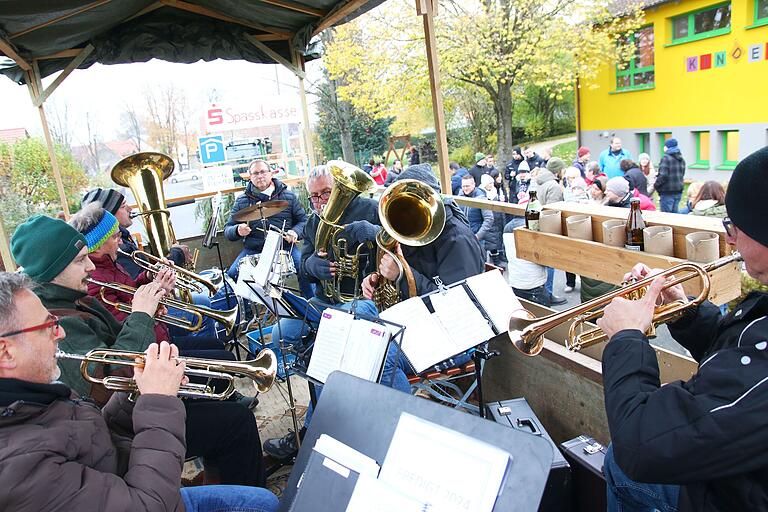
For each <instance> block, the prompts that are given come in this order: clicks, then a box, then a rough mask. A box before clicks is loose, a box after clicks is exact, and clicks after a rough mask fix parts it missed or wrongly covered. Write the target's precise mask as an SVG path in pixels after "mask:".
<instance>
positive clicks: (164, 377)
mask: <svg viewBox="0 0 768 512" xmlns="http://www.w3.org/2000/svg"><path fill="white" fill-rule="evenodd" d="M142 364H143V366H141V365H142ZM185 368H186V365H185V364H184V361H180V360H179V348H178V347H177V346H176V345H171V344H169V343H168V342H167V341H162V342H160V344H159V345H158V344H157V343H152V344H151V345H150V346H149V348H148V349H147V352H146V355H145V356H144V357H143V358H136V366H134V367H133V376H134V379H135V380H136V386H137V387H138V388H139V392H140V393H141V394H142V395H149V394H155V395H167V396H176V395H177V394H178V393H179V387H181V386H182V385H184V384H187V383H189V378H188V377H187V376H185V375H184V369H185Z"/></svg>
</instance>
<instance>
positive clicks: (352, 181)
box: [315, 160, 376, 302]
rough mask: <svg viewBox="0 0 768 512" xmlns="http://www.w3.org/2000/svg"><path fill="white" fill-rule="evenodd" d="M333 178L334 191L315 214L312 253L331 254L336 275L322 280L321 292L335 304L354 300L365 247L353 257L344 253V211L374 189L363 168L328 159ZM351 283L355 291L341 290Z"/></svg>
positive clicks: (345, 243) (373, 183) (360, 248)
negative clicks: (340, 234) (315, 223)
mask: <svg viewBox="0 0 768 512" xmlns="http://www.w3.org/2000/svg"><path fill="white" fill-rule="evenodd" d="M327 165H328V167H330V169H331V176H333V181H334V184H333V190H332V191H331V196H330V197H329V198H328V203H326V205H325V207H324V208H323V211H322V212H320V213H319V214H318V217H319V218H320V224H319V225H318V227H317V233H316V235H315V250H316V251H317V252H318V256H321V254H319V251H325V253H326V254H329V253H330V252H331V251H333V256H334V261H335V263H336V275H335V276H334V278H333V280H328V281H323V282H322V286H323V292H324V293H325V295H326V296H327V297H333V298H334V299H335V300H336V301H337V302H351V301H352V300H354V299H355V298H357V295H358V294H357V291H358V289H359V287H360V286H359V284H360V283H359V282H358V281H359V278H358V276H359V268H360V257H361V256H362V252H361V251H362V250H363V247H364V244H360V245H359V246H358V247H357V250H356V252H355V253H354V254H349V253H348V252H347V240H346V239H344V238H339V233H340V232H341V230H342V229H344V226H341V225H339V224H338V222H339V220H340V219H341V216H342V215H343V214H344V210H346V209H347V207H348V206H349V203H351V202H352V200H353V199H354V198H356V197H357V196H358V195H360V194H362V193H363V192H367V191H368V190H370V189H372V188H373V187H375V186H376V182H374V181H373V178H371V177H370V176H369V175H368V173H366V172H365V171H363V170H362V169H360V168H358V167H356V166H354V165H352V164H349V163H347V162H344V161H343V160H331V161H329V162H328V164H327ZM348 279H352V280H354V283H355V284H354V292H353V293H346V292H344V291H343V283H344V281H345V280H348Z"/></svg>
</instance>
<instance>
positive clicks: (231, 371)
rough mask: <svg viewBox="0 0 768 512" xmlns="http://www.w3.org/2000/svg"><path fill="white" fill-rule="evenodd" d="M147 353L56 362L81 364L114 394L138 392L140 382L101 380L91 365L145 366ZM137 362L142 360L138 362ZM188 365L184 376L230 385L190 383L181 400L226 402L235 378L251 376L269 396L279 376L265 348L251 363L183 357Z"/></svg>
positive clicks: (93, 354) (102, 353) (106, 353)
mask: <svg viewBox="0 0 768 512" xmlns="http://www.w3.org/2000/svg"><path fill="white" fill-rule="evenodd" d="M145 357H146V355H145V354H144V353H143V352H130V351H127V350H112V349H94V350H91V351H90V352H88V353H87V354H85V355H84V356H83V355H79V354H68V353H66V352H62V351H60V350H59V351H57V352H56V359H70V360H75V361H81V363H80V373H81V374H82V376H83V379H85V380H86V381H87V382H91V383H93V384H100V385H102V386H104V387H105V388H107V389H109V390H112V391H125V392H128V393H138V391H139V388H138V386H137V385H136V380H135V379H133V378H131V377H118V376H108V377H103V378H98V377H95V376H93V375H91V374H90V372H89V371H88V366H89V365H91V364H97V365H110V366H112V365H116V366H133V367H144V358H145ZM136 359H141V362H137V361H136ZM178 361H183V362H184V364H185V365H186V368H185V369H184V375H186V376H187V377H204V378H206V379H219V380H225V381H227V382H228V386H227V388H226V389H225V390H224V391H222V392H219V393H217V392H216V391H214V390H213V388H212V387H211V386H210V385H209V384H194V383H191V382H190V383H187V384H184V385H182V386H181V387H180V388H179V394H178V396H180V397H188V398H208V399H211V400H226V399H227V398H229V397H230V396H232V393H234V392H235V377H247V378H249V379H251V380H252V381H253V384H254V385H255V386H256V389H258V390H259V392H260V393H266V392H267V391H269V388H271V387H272V384H274V382H275V375H276V374H277V358H276V357H275V353H274V352H272V351H271V350H269V349H264V350H262V351H261V352H259V353H258V354H257V355H256V359H252V360H250V361H219V360H216V359H200V358H193V357H179V358H178Z"/></svg>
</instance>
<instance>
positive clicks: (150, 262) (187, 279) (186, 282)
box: [117, 249, 219, 297]
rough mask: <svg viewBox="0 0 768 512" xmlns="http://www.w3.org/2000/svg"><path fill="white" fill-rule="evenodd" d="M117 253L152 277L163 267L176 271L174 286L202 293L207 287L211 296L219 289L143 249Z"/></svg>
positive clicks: (119, 250) (202, 278)
mask: <svg viewBox="0 0 768 512" xmlns="http://www.w3.org/2000/svg"><path fill="white" fill-rule="evenodd" d="M117 253H118V254H121V255H123V256H126V257H128V258H131V259H132V260H133V262H134V263H135V264H136V265H137V266H138V267H140V268H142V269H144V270H146V271H147V272H148V273H149V274H150V275H151V276H152V277H154V276H156V275H157V273H158V272H160V271H161V270H162V269H163V268H166V267H170V268H172V269H173V271H174V272H176V287H177V288H180V289H182V290H186V291H188V292H192V293H203V291H204V290H206V289H207V290H208V296H209V297H213V296H214V295H216V292H217V291H219V287H218V286H216V285H215V284H213V283H212V282H211V281H209V280H208V279H206V278H205V277H203V276H201V275H200V274H196V273H194V272H192V271H191V270H187V269H185V268H182V267H177V266H176V265H172V266H169V265H168V264H166V263H164V262H163V260H162V259H160V258H158V257H157V256H155V255H154V254H150V253H148V252H145V251H133V253H130V254H129V253H127V252H125V251H123V250H122V249H118V250H117Z"/></svg>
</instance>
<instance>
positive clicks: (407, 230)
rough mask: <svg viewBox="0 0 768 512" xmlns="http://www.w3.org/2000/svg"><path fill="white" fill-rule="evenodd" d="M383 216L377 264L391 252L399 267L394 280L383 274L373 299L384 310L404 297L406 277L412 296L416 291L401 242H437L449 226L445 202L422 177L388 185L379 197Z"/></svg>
mask: <svg viewBox="0 0 768 512" xmlns="http://www.w3.org/2000/svg"><path fill="white" fill-rule="evenodd" d="M379 219H380V220H381V225H382V227H383V229H382V230H381V231H379V234H378V235H377V236H376V245H378V247H379V251H378V256H377V258H376V268H379V266H380V264H381V259H382V257H383V256H384V255H385V254H389V255H390V256H391V257H392V258H393V259H394V260H395V263H396V264H397V267H398V270H399V275H398V277H397V279H395V280H394V281H389V280H387V279H384V278H383V277H382V276H381V274H379V281H378V283H377V285H376V289H375V290H374V293H373V301H374V303H375V304H376V307H377V308H378V309H379V311H383V310H385V309H387V308H389V307H392V306H394V305H395V304H397V303H398V302H399V301H400V286H401V282H402V280H403V277H405V278H406V282H407V284H408V294H409V296H414V295H415V294H416V283H415V280H414V278H413V272H412V271H411V268H410V266H409V265H408V263H407V262H406V261H405V258H403V257H402V256H401V255H399V254H397V252H396V247H397V244H398V243H400V244H404V245H408V246H411V247H420V246H423V245H427V244H429V243H431V242H433V241H434V240H435V239H436V238H437V237H438V236H440V233H442V232H443V228H444V227H445V205H444V204H443V200H442V198H441V197H440V194H438V193H437V192H435V190H434V189H433V188H432V187H430V186H429V185H427V184H425V183H422V182H421V181H419V180H412V179H405V180H398V181H396V182H395V183H393V184H392V185H390V186H389V187H387V189H386V190H385V191H384V193H383V194H382V195H381V198H380V199H379Z"/></svg>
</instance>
